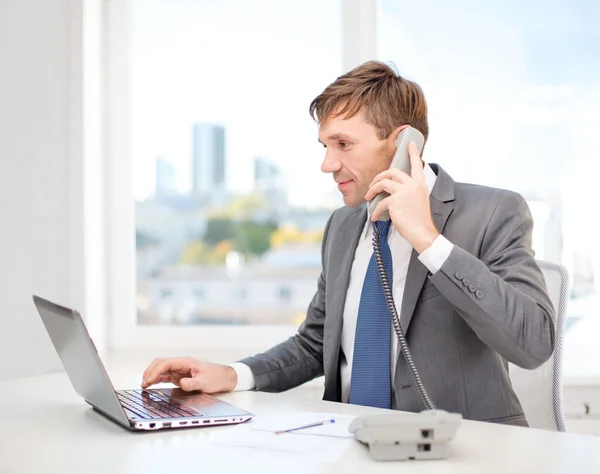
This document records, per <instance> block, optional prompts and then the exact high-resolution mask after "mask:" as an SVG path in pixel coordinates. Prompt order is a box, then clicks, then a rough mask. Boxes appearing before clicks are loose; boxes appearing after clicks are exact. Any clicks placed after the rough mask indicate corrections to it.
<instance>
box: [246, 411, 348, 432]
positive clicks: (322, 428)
mask: <svg viewBox="0 0 600 474" xmlns="http://www.w3.org/2000/svg"><path fill="white" fill-rule="evenodd" d="M353 419H354V416H351V415H338V414H335V413H320V412H297V413H278V414H276V415H275V414H274V415H263V416H261V417H256V418H255V419H254V420H252V422H250V423H249V424H248V426H250V429H252V430H255V431H270V432H272V433H274V432H275V431H284V430H288V429H291V428H297V427H300V426H304V425H309V424H312V423H318V422H321V421H326V423H325V424H323V425H319V426H313V427H311V428H304V429H301V430H297V431H291V432H289V433H281V434H279V435H277V436H292V435H294V436H296V435H298V436H299V435H302V436H307V435H312V436H328V437H333V438H352V437H353V435H352V433H350V432H349V431H348V428H349V426H350V423H351V422H352V420H353ZM329 420H334V422H333V423H331V422H330V421H329Z"/></svg>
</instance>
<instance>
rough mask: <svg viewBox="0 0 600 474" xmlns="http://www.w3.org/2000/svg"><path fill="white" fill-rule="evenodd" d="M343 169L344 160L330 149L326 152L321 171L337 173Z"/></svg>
mask: <svg viewBox="0 0 600 474" xmlns="http://www.w3.org/2000/svg"><path fill="white" fill-rule="evenodd" d="M341 169H342V162H341V161H340V160H339V159H338V158H337V157H336V155H335V153H331V152H330V151H329V150H327V152H326V153H325V158H323V163H322V164H321V171H322V172H323V173H335V172H336V171H339V170H341Z"/></svg>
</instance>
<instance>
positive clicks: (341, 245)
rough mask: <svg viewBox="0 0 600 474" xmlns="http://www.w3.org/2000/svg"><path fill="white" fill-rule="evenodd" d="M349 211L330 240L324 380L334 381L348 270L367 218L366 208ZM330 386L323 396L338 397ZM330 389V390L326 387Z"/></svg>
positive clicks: (337, 362) (327, 397) (348, 281)
mask: <svg viewBox="0 0 600 474" xmlns="http://www.w3.org/2000/svg"><path fill="white" fill-rule="evenodd" d="M349 212H350V213H351V214H350V215H349V216H348V217H347V218H346V219H344V221H343V224H342V225H341V226H340V229H338V230H337V232H336V234H335V236H331V237H332V238H334V240H333V242H332V252H331V253H330V254H329V259H330V261H329V263H328V267H329V268H330V269H331V270H332V273H333V274H330V275H328V278H327V293H328V295H331V296H330V297H331V300H329V301H328V304H327V317H326V318H325V335H326V338H327V340H326V342H325V344H326V345H327V347H328V348H331V357H328V358H327V359H328V363H327V364H326V366H325V368H324V369H325V379H326V380H336V375H337V369H338V364H339V360H338V356H339V352H340V344H341V336H342V322H343V319H344V307H345V305H346V294H347V293H348V285H349V284H350V273H351V271H352V264H353V262H354V254H355V252H356V247H357V245H358V239H359V238H360V235H361V234H362V231H363V229H364V225H365V221H366V219H367V208H366V206H362V207H360V208H356V209H351V210H349ZM334 387H335V385H333V384H332V385H329V384H328V386H327V387H326V392H327V393H326V394H325V398H326V399H329V400H336V399H337V398H339V397H338V396H337V394H336V393H334V391H337V388H338V387H335V389H334ZM328 389H329V390H328Z"/></svg>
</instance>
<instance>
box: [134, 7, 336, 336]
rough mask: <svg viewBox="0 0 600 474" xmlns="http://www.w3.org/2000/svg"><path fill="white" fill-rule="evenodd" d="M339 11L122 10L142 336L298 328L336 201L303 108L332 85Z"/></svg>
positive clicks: (314, 9) (232, 8)
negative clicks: (225, 328)
mask: <svg viewBox="0 0 600 474" xmlns="http://www.w3.org/2000/svg"><path fill="white" fill-rule="evenodd" d="M340 9H341V6H340V0H308V1H302V2H272V1H267V0H251V1H248V0H245V1H242V0H223V1H219V2H216V1H211V0H202V1H200V0H194V1H191V0H190V1H183V0H177V1H174V0H168V1H167V0H162V1H160V0H153V1H149V0H134V1H133V15H132V81H133V82H132V88H131V89H132V100H133V103H132V114H133V123H132V135H133V138H132V140H133V143H132V147H133V154H134V183H133V184H134V189H135V198H136V231H137V234H136V237H137V277H138V293H137V301H138V321H139V323H141V324H298V323H299V322H301V321H302V320H303V319H304V315H305V311H306V308H307V305H308V303H309V302H310V300H311V298H312V296H313V294H314V292H315V290H316V283H317V278H318V275H319V271H320V239H321V236H322V232H323V228H324V226H325V223H326V220H327V218H328V217H329V215H330V213H331V211H332V210H333V209H334V208H335V207H338V206H339V205H340V204H341V199H340V198H339V196H338V193H337V191H336V189H335V187H334V186H332V183H331V178H330V177H329V178H328V177H327V176H326V175H323V174H322V173H321V172H320V170H319V167H320V163H321V159H322V156H323V152H322V148H321V147H320V145H319V144H318V142H317V127H316V124H315V123H314V122H313V120H312V119H311V118H310V116H309V113H308V107H309V104H310V102H311V101H312V99H313V98H314V97H315V96H316V95H318V94H319V93H320V92H321V91H322V90H323V88H324V87H325V86H326V85H327V84H329V83H330V82H331V81H332V80H333V79H334V78H335V77H337V76H338V75H340V74H341V10H340Z"/></svg>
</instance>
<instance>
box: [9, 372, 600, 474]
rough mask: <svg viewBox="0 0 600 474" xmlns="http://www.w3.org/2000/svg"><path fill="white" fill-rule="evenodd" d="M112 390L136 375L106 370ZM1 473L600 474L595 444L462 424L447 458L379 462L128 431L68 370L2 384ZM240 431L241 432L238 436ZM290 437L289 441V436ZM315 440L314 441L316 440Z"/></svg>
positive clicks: (328, 408)
mask: <svg viewBox="0 0 600 474" xmlns="http://www.w3.org/2000/svg"><path fill="white" fill-rule="evenodd" d="M111 376H112V380H113V383H114V384H115V387H116V388H118V389H127V388H136V387H137V386H138V383H139V380H138V379H139V376H130V375H125V374H114V373H113V374H111ZM219 398H222V399H223V400H226V401H227V402H229V403H232V404H235V405H237V406H239V407H241V408H244V409H246V410H248V411H251V412H253V413H254V414H255V415H256V419H257V420H258V418H259V417H260V416H261V415H267V414H272V413H273V412H291V411H298V410H302V411H319V412H328V413H343V414H351V415H354V414H356V415H358V414H363V413H370V412H377V411H378V410H375V409H369V408H364V407H356V406H350V405H345V404H338V403H330V402H323V401H320V400H314V399H309V398H302V395H301V394H300V395H299V394H298V393H297V392H296V393H282V394H269V393H259V392H237V393H230V394H224V395H220V396H219ZM0 407H2V408H1V411H0V473H2V474H14V473H27V474H34V473H60V474H70V473H80V472H81V473H86V474H94V473H144V474H151V473H159V472H160V473H164V472H173V473H176V474H180V473H188V472H189V473H195V474H209V473H236V472H244V473H254V472H257V473H270V472H274V473H282V474H289V473H292V472H303V473H309V474H318V473H379V472H382V473H412V472H415V473H421V474H429V473H445V474H451V473H461V474H467V473H476V474H484V473H485V474H500V473H502V474H508V473H511V474H512V473H521V472H522V473H527V474H538V473H539V474H553V473H561V474H563V473H564V474H566V473H569V474H571V473H577V474H583V473H595V474H598V473H600V438H598V437H592V436H586V435H579V434H568V433H552V432H546V431H540V430H533V429H527V428H518V427H510V426H499V425H493V424H489V423H477V422H471V421H464V422H463V424H462V425H461V426H460V427H459V429H458V432H457V435H456V438H455V439H454V440H453V441H452V443H451V446H452V457H451V458H449V459H446V460H436V461H408V462H391V463H389V462H388V463H377V462H375V461H373V460H371V458H370V456H369V453H368V448H367V447H365V446H363V445H362V444H360V443H358V442H357V441H354V440H353V439H335V438H333V439H332V438H323V437H319V438H322V439H323V441H322V443H325V444H324V446H327V450H326V451H323V450H321V451H320V452H315V453H304V454H302V453H300V452H298V451H294V450H290V451H286V450H280V451H273V450H267V449H260V448H258V449H257V448H249V447H245V446H239V445H228V444H227V441H226V440H227V439H228V437H229V436H230V434H231V435H232V436H235V435H236V430H239V429H248V427H247V425H248V424H246V426H244V425H240V426H221V427H212V428H210V427H209V428H193V429H181V430H165V431H154V432H149V433H131V432H129V431H127V430H126V429H124V428H122V427H121V426H119V425H118V424H116V423H114V422H112V421H110V420H108V419H107V418H105V417H103V416H102V415H100V414H98V413H96V412H95V411H93V410H92V408H91V407H90V406H89V405H88V404H87V403H85V402H84V401H83V400H82V399H81V398H80V397H79V396H78V395H77V394H76V393H75V392H74V390H73V389H72V387H71V385H70V383H69V380H68V378H67V376H66V375H65V374H53V375H47V376H43V377H35V378H28V379H21V380H13V381H9V382H3V383H0ZM237 433H239V431H238V432H237ZM290 439H292V438H290ZM313 439H314V438H313Z"/></svg>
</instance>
